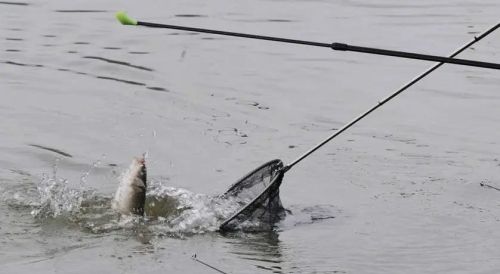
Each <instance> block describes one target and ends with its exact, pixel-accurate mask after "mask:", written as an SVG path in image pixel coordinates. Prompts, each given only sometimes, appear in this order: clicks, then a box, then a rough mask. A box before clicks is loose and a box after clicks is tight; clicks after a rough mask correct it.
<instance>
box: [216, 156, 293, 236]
mask: <svg viewBox="0 0 500 274" xmlns="http://www.w3.org/2000/svg"><path fill="white" fill-rule="evenodd" d="M273 164H276V165H278V166H281V169H280V170H279V171H278V173H277V174H276V175H275V176H274V177H273V179H272V180H271V182H270V183H269V185H268V186H267V187H266V188H265V189H264V190H263V191H262V192H261V193H260V194H259V195H257V196H256V197H255V198H254V199H252V201H250V202H249V203H247V204H246V205H245V206H244V207H242V208H241V209H239V210H238V211H236V212H235V213H234V214H233V215H231V217H229V218H227V219H226V220H224V222H223V223H222V224H221V225H220V226H219V229H220V230H221V231H228V230H231V229H230V228H229V227H228V224H229V223H230V222H231V221H233V220H234V219H235V218H236V217H237V216H238V215H240V213H241V212H243V211H245V210H246V209H247V208H248V207H250V206H252V205H253V204H254V202H255V201H256V200H259V199H260V198H261V197H262V196H263V195H265V194H266V193H268V190H269V189H270V188H271V187H274V186H275V183H276V181H279V182H281V181H282V178H283V174H284V170H283V166H284V164H283V161H281V160H280V159H274V160H271V161H269V162H267V163H264V164H262V165H260V166H259V167H257V168H255V169H254V170H252V171H250V172H249V173H248V174H246V175H245V176H243V177H242V178H241V179H239V180H238V181H237V182H236V183H234V184H233V185H232V186H231V187H229V189H228V190H227V191H226V192H225V193H224V195H226V194H228V193H229V192H230V191H231V190H233V189H234V188H235V187H236V186H238V185H239V183H240V182H242V181H244V180H246V179H247V178H249V177H250V176H251V175H253V174H254V173H255V172H257V171H259V170H260V169H262V168H264V167H266V166H268V165H273Z"/></svg>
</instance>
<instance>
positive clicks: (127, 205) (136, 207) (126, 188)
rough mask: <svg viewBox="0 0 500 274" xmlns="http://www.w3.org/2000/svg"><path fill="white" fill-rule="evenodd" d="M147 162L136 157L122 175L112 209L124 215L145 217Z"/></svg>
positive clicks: (142, 158) (142, 157)
mask: <svg viewBox="0 0 500 274" xmlns="http://www.w3.org/2000/svg"><path fill="white" fill-rule="evenodd" d="M146 178H147V177H146V161H145V159H144V156H141V157H135V158H134V159H133V160H132V163H131V164H130V166H129V168H128V169H127V171H125V173H124V174H123V175H122V178H121V180H120V184H119V186H118V189H117V190H116V193H115V196H114V199H113V201H112V202H111V207H112V208H113V209H114V210H116V211H118V212H119V213H121V214H123V215H139V216H143V215H144V204H145V202H146V189H147V183H146Z"/></svg>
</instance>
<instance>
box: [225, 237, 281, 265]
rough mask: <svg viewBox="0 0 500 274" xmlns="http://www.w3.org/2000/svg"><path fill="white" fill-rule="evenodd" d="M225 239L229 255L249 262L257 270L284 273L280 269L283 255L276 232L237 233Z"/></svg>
mask: <svg viewBox="0 0 500 274" xmlns="http://www.w3.org/2000/svg"><path fill="white" fill-rule="evenodd" d="M229 236H231V237H229ZM226 237H227V238H228V240H226V242H227V243H228V247H229V248H230V250H229V252H230V253H232V254H235V255H237V257H239V258H241V259H244V260H246V261H249V262H250V263H251V264H252V265H253V266H255V267H256V268H257V269H264V270H269V271H271V272H272V273H286V272H283V271H282V267H281V264H282V262H283V259H282V256H283V255H282V247H281V245H280V244H281V242H280V240H279V233H278V232H276V231H269V232H260V233H248V234H243V233H237V234H232V235H231V234H228V235H226Z"/></svg>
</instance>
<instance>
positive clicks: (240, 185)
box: [220, 160, 285, 231]
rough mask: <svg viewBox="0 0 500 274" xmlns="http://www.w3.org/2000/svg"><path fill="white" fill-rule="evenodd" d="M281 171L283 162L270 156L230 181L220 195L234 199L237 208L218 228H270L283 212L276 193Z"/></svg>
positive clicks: (277, 192) (281, 178)
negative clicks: (242, 175)
mask: <svg viewBox="0 0 500 274" xmlns="http://www.w3.org/2000/svg"><path fill="white" fill-rule="evenodd" d="M283 175H284V173H283V162H282V161H281V160H272V161H270V162H267V163H265V164H263V165H262V166H260V167H258V168H256V169H255V170H254V171H252V172H250V173H248V174H247V175H246V176H244V177H243V178H242V179H240V180H239V181H237V182H236V183H235V184H233V185H232V186H231V187H230V188H229V189H228V190H227V191H226V193H224V195H223V196H224V197H226V198H231V199H235V201H237V203H238V204H239V209H238V210H236V211H235V213H234V214H233V215H232V216H230V217H229V218H227V219H226V220H225V221H224V222H223V223H222V224H221V225H220V230H222V231H227V230H236V229H244V230H245V229H247V230H248V229H258V230H268V229H271V228H272V227H273V225H274V224H275V223H276V222H277V221H279V220H281V219H282V218H283V217H284V216H285V209H284V208H283V206H282V204H281V200H280V197H279V187H280V185H281V182H282V180H283Z"/></svg>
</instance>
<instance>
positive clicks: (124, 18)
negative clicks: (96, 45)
mask: <svg viewBox="0 0 500 274" xmlns="http://www.w3.org/2000/svg"><path fill="white" fill-rule="evenodd" d="M116 18H117V19H118V21H120V23H122V24H123V25H133V26H145V27H151V28H166V29H176V30H182V31H192V32H201V33H210V34H217V35H224V36H235V37H242V38H250V39H257V40H267V41H274V42H281V43H291V44H299V45H306V46H315V47H324V48H330V49H333V50H337V51H353V52H361V53H368V54H376V55H384V56H393V57H401V58H408V59H417V60H424V61H433V62H441V63H450V64H456V65H464V66H471V67H480V68H489V69H500V64H497V63H489V62H481V61H473V60H466V59H455V58H452V57H442V56H436V55H429V54H420V53H413V52H405V51H396V50H387V49H379V48H370V47H360V46H355V45H349V44H345V43H337V42H334V43H320V42H313V41H304V40H296V39H287V38H280V37H273V36H263V35H255V34H247V33H238V32H230V31H220V30H212V29H203V28H193V27H185V26H177V25H167V24H159V23H150V22H142V21H137V20H135V19H133V18H131V17H129V16H128V15H127V14H126V13H125V12H123V11H120V12H118V13H116Z"/></svg>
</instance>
